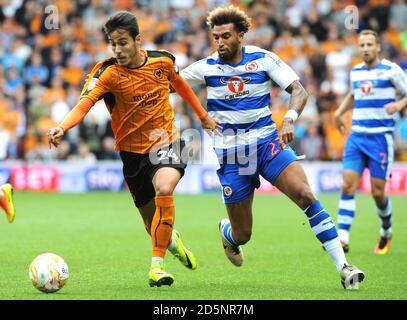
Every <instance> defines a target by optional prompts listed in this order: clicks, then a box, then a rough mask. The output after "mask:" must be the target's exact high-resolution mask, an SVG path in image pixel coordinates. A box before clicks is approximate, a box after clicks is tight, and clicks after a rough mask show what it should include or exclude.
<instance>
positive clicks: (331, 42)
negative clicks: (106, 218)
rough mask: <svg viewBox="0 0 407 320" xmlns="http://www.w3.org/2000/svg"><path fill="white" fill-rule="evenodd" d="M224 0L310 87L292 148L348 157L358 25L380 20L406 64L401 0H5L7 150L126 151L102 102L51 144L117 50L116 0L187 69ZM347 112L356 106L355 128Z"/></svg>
mask: <svg viewBox="0 0 407 320" xmlns="http://www.w3.org/2000/svg"><path fill="white" fill-rule="evenodd" d="M228 4H235V5H237V6H239V7H241V8H243V9H245V10H246V12H247V13H248V15H249V16H250V17H251V18H252V24H253V26H252V29H251V31H250V32H249V33H248V34H246V36H245V39H246V40H245V41H246V42H245V43H246V44H251V45H257V46H259V47H261V48H264V49H267V50H271V51H273V52H275V53H276V54H277V55H279V56H280V57H281V58H282V59H283V60H284V61H285V62H287V63H288V64H289V65H290V66H291V67H292V68H293V69H294V70H295V71H296V72H297V73H298V75H299V76H300V79H301V82H302V83H303V85H304V87H305V88H306V90H307V91H308V92H309V94H310V98H309V99H308V103H307V106H306V108H305V109H304V112H303V114H302V115H301V117H300V118H299V120H298V121H297V123H296V139H295V141H293V143H292V144H291V145H292V147H293V148H294V149H295V150H297V153H298V154H305V155H306V156H307V158H308V159H309V160H329V161H332V160H333V161H338V160H341V158H342V152H343V148H344V141H345V138H346V135H345V136H343V135H342V134H341V133H340V132H339V131H338V130H337V129H336V127H335V123H334V119H333V112H334V111H335V109H336V108H337V107H338V106H339V104H340V103H341V102H342V100H343V98H344V96H345V95H346V93H347V92H348V91H349V89H350V88H349V71H350V68H351V67H352V66H354V65H355V64H357V63H359V62H361V60H360V58H359V57H358V53H357V33H358V32H359V31H361V30H363V29H366V28H370V29H374V30H377V31H378V32H379V33H380V36H381V46H382V52H381V57H382V58H386V59H389V60H391V61H393V62H396V63H398V64H399V65H400V66H401V67H402V68H403V69H404V70H405V71H406V72H407V4H406V2H405V1H404V0H393V1H391V0H387V1H386V0H381V1H380V0H352V1H351V0H340V1H337V0H287V1H282V0H252V1H250V0H246V1H243V0H241V1H226V0H223V1H222V0H220V1H216V0H207V1H203V0H149V1H147V0H134V1H131V0H113V1H110V0H76V1H63V0H54V1H53V0H43V1H41V0H36V1H30V0H2V1H0V160H5V159H24V160H27V161H33V160H55V159H57V160H66V159H69V160H81V161H88V162H93V161H96V160H114V159H118V154H117V153H116V152H115V151H114V138H113V134H112V131H111V128H110V120H109V114H108V113H107V111H106V109H105V106H104V103H103V101H100V102H98V103H97V104H96V105H95V106H94V107H93V108H92V109H91V111H90V113H89V114H88V115H87V116H86V118H85V120H84V121H83V122H82V124H80V125H79V126H77V127H76V128H74V129H72V130H70V131H69V132H68V133H67V135H66V138H65V140H64V141H63V143H62V144H61V146H60V147H59V148H58V149H52V150H50V149H49V146H48V142H47V137H46V132H47V130H48V129H49V128H51V127H53V126H55V125H56V124H58V123H59V122H60V121H61V120H62V119H63V117H64V116H65V115H66V114H67V112H68V111H69V110H70V109H71V108H72V107H73V106H74V105H75V104H76V103H77V102H78V98H79V95H80V91H81V89H82V86H83V83H84V80H85V77H86V75H87V74H88V72H89V71H90V69H91V68H92V67H93V66H94V65H95V64H96V63H97V62H98V61H100V60H102V59H104V58H106V57H109V56H111V51H110V49H109V46H108V43H107V41H106V38H105V36H104V34H103V31H102V26H103V24H104V23H105V21H106V20H107V17H108V16H109V15H111V14H112V13H114V12H115V11H118V10H129V11H131V12H133V13H134V14H135V15H136V16H137V18H138V21H139V25H140V31H141V36H142V43H143V47H144V48H145V49H150V50H155V49H165V50H168V51H170V52H171V53H173V54H174V55H175V57H176V62H177V64H178V65H179V67H180V68H181V69H182V68H183V67H185V66H187V65H189V64H191V63H193V62H195V61H196V60H199V59H202V58H205V57H206V56H208V55H210V54H211V53H212V52H213V51H214V46H213V44H212V41H211V37H210V33H208V27H207V25H206V16H207V13H208V11H210V10H211V9H212V8H213V7H214V6H216V5H228ZM350 6H353V7H350ZM355 8H357V10H358V14H359V16H358V21H355V20H353V22H358V25H359V26H358V29H352V28H347V27H346V24H345V21H347V20H346V19H349V14H351V13H352V10H353V9H355ZM55 9H57V10H55ZM353 12H354V11H353ZM55 13H57V14H56V15H55ZM47 19H48V20H47ZM348 21H349V20H348ZM46 22H48V27H47V23H46ZM50 25H51V28H49V26H50ZM55 25H56V26H57V27H55ZM270 94H271V96H272V106H271V108H272V113H273V119H274V121H275V122H276V123H277V126H279V125H280V124H281V121H282V117H283V116H284V114H285V112H286V110H287V104H288V101H289V95H288V94H287V93H285V92H284V91H283V90H281V89H280V88H279V87H277V86H275V87H273V88H272V89H271V91H270ZM205 95H206V93H205V91H204V89H203V88H202V89H201V91H199V93H198V97H199V98H200V99H201V101H202V104H203V105H204V106H205V99H206V97H205ZM171 102H172V105H173V108H174V112H175V117H176V122H177V125H178V127H179V128H180V129H181V130H185V129H188V128H196V129H198V130H200V122H199V120H198V119H197V118H196V117H195V116H194V115H193V114H192V112H191V110H190V109H189V108H188V106H186V105H185V103H184V102H183V100H182V99H180V98H179V96H177V95H176V94H173V95H171ZM398 117H399V120H398V122H397V128H396V131H395V134H394V137H395V148H396V154H395V158H396V160H398V161H407V109H405V110H404V111H403V112H402V113H400V114H399V115H398ZM350 123H351V119H350V114H348V117H347V124H348V127H350Z"/></svg>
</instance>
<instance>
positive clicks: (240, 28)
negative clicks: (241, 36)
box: [206, 5, 251, 33]
mask: <svg viewBox="0 0 407 320" xmlns="http://www.w3.org/2000/svg"><path fill="white" fill-rule="evenodd" d="M206 23H207V24H208V25H209V27H210V28H211V29H213V28H214V27H215V26H220V25H223V24H228V23H233V25H234V28H235V30H236V31H237V32H244V33H246V32H247V31H249V29H250V26H251V18H249V17H248V16H247V14H246V13H245V12H244V11H242V10H240V9H239V8H238V7H235V6H233V5H230V6H227V7H217V8H215V9H213V10H212V11H211V12H209V15H208V17H207V19H206Z"/></svg>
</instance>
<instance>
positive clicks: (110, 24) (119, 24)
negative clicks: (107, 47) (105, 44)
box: [103, 11, 139, 38]
mask: <svg viewBox="0 0 407 320" xmlns="http://www.w3.org/2000/svg"><path fill="white" fill-rule="evenodd" d="M117 29H123V30H127V31H128V32H129V33H130V35H131V36H132V38H135V37H136V36H137V35H138V34H139V28H138V22H137V18H136V16H135V15H134V14H132V13H131V12H128V11H119V12H117V13H115V14H114V15H112V16H110V18H109V20H107V22H106V23H105V25H104V26H103V31H104V32H105V34H106V36H109V34H110V33H111V32H113V31H115V30H117Z"/></svg>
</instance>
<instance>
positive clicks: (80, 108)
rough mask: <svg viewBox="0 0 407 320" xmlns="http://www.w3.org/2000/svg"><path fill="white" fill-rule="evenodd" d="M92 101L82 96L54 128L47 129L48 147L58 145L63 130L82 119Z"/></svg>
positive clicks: (73, 125)
mask: <svg viewBox="0 0 407 320" xmlns="http://www.w3.org/2000/svg"><path fill="white" fill-rule="evenodd" d="M92 106H93V102H92V101H91V100H90V99H88V98H86V97H85V98H82V99H81V100H80V101H79V103H78V104H77V105H76V106H75V107H73V108H72V110H71V111H70V112H69V113H68V114H67V115H66V117H65V118H64V120H63V121H62V122H61V123H60V124H59V125H58V126H57V127H54V128H51V129H49V130H48V143H49V147H50V148H51V147H52V146H54V147H58V145H59V144H60V143H61V141H62V137H63V136H64V134H65V132H66V131H68V130H69V129H71V128H73V127H75V126H76V125H77V124H79V123H80V122H81V121H82V119H83V118H84V117H85V116H86V114H87V113H88V112H89V110H90V108H92Z"/></svg>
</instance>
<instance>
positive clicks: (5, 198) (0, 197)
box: [0, 183, 16, 223]
mask: <svg viewBox="0 0 407 320" xmlns="http://www.w3.org/2000/svg"><path fill="white" fill-rule="evenodd" d="M0 206H1V208H2V209H3V210H4V212H5V213H6V218H7V221H8V222H10V223H12V222H13V221H14V218H15V217H16V210H15V207H14V202H13V187H12V186H11V184H9V183H6V184H3V185H2V186H0Z"/></svg>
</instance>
